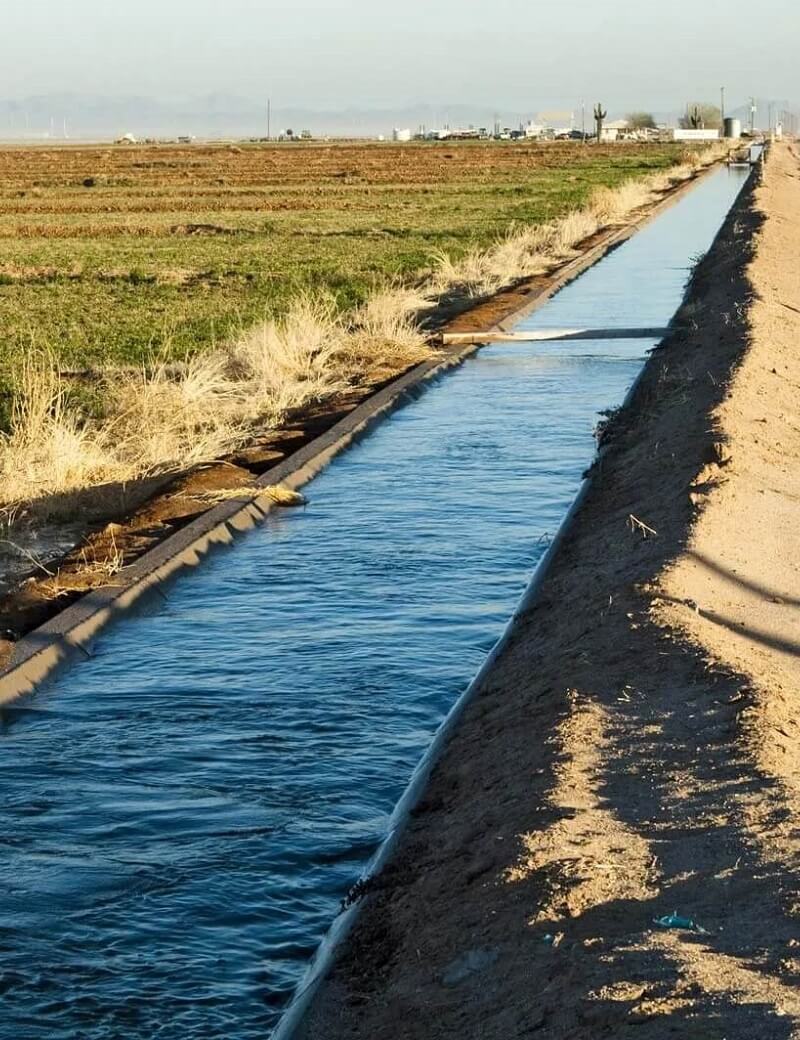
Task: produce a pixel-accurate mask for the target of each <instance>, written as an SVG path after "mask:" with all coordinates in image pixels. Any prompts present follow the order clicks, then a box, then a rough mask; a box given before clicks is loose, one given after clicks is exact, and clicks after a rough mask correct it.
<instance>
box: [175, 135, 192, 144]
mask: <svg viewBox="0 0 800 1040" xmlns="http://www.w3.org/2000/svg"><path fill="white" fill-rule="evenodd" d="M194 140H195V138H194V137H191V136H190V135H189V134H184V135H183V137H179V138H178V144H191V143H192V141H194Z"/></svg>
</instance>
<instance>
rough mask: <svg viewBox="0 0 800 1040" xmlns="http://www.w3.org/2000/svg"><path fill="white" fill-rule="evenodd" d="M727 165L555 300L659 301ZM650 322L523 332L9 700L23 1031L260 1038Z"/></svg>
mask: <svg viewBox="0 0 800 1040" xmlns="http://www.w3.org/2000/svg"><path fill="white" fill-rule="evenodd" d="M741 183H742V174H741V173H740V172H738V171H737V172H728V171H721V172H720V173H717V174H716V175H714V176H712V177H711V178H710V179H708V180H706V181H704V182H703V183H702V184H701V185H700V186H699V187H698V188H697V189H695V190H694V191H693V192H692V193H691V194H689V195H688V196H687V197H685V198H684V199H683V201H681V202H680V203H679V204H677V205H676V206H675V207H673V208H672V209H670V210H669V211H667V212H666V213H665V214H664V215H663V216H662V217H660V218H659V219H658V221H657V222H655V223H653V224H651V225H650V226H649V227H647V228H646V229H645V230H644V231H642V232H641V233H640V234H639V235H637V236H636V237H635V238H634V239H632V240H631V241H630V242H628V243H627V244H626V245H624V246H622V247H621V248H620V249H618V250H617V251H616V252H614V253H613V254H612V255H611V256H609V257H608V258H607V259H606V260H605V261H604V262H603V263H602V264H601V265H600V266H598V267H596V268H594V269H593V270H592V271H590V272H588V273H587V274H586V275H584V276H583V277H582V278H581V279H580V280H578V281H577V282H575V283H573V285H572V286H570V287H569V288H568V289H566V290H564V291H563V292H562V293H561V294H559V295H558V296H557V297H556V298H554V299H553V300H552V301H551V302H550V303H549V304H548V305H547V306H546V307H545V308H544V309H542V310H541V311H539V312H538V313H536V314H535V315H533V316H532V317H531V318H530V319H528V320H527V321H526V323H525V325H524V327H526V328H540V327H546V326H548V325H553V326H572V325H576V324H577V325H581V324H591V325H615V324H616V325H623V326H624V325H631V324H633V325H637V326H641V325H650V324H652V325H661V324H665V323H666V322H667V321H668V319H669V318H670V316H671V314H672V313H673V311H674V310H675V308H676V307H677V305H678V304H679V302H680V298H681V293H682V289H683V286H684V284H685V280H686V275H687V269H688V265H689V263H690V258H691V257H692V256H693V255H695V254H697V253H699V252H701V251H703V250H704V249H706V248H707V247H708V245H709V244H710V241H711V239H712V238H713V235H714V233H715V232H716V230H717V228H718V226H719V224H720V223H721V221H722V219H723V217H724V215H725V213H726V211H727V210H728V208H729V206H730V204H731V201H732V199H733V198H734V196H735V194H736V192H737V191H738V190H739V188H740V186H741ZM652 345H653V344H652V343H650V342H641V341H637V342H633V343H631V342H625V341H607V342H604V343H587V342H574V343H560V344H559V343H550V344H547V343H539V344H518V343H515V344H511V345H496V346H493V347H491V348H487V349H484V350H482V351H481V352H480V353H479V354H478V355H477V356H476V357H474V358H473V359H471V360H470V361H468V362H467V363H465V364H464V365H463V367H461V368H460V369H458V370H457V371H455V372H454V373H452V374H450V375H448V376H446V377H445V378H443V379H442V380H440V381H439V383H438V384H437V385H435V386H434V387H432V388H431V389H429V390H428V391H427V392H426V393H424V394H423V395H422V396H420V397H419V398H418V399H416V400H414V401H413V402H411V403H409V404H407V405H406V406H405V407H404V408H402V409H400V410H399V411H397V412H396V413H395V414H394V415H392V416H391V418H389V419H388V420H387V421H386V422H384V423H383V424H382V425H380V426H379V427H378V428H377V429H375V431H374V432H373V433H372V434H371V435H370V436H369V437H368V438H367V439H365V440H363V441H362V442H361V443H360V444H359V445H357V446H356V447H355V448H353V449H352V450H350V451H349V452H347V453H346V454H344V455H342V456H340V457H339V458H338V459H337V460H336V461H335V462H334V463H333V464H332V465H331V467H330V468H329V469H328V470H327V471H325V472H324V473H323V474H322V475H321V476H319V477H318V478H317V479H316V480H314V481H313V483H312V484H311V485H309V487H308V489H307V492H308V496H309V499H310V504H309V506H308V507H307V508H306V509H304V510H301V511H297V510H295V511H283V512H281V513H279V514H276V515H275V516H274V517H273V518H271V519H270V520H269V521H268V523H267V524H266V525H265V526H264V527H263V528H261V529H259V530H257V531H255V532H253V533H252V534H250V535H249V536H247V537H245V538H243V539H242V540H241V541H239V542H238V543H237V545H236V546H235V547H234V548H232V549H228V550H223V551H220V552H219V553H217V554H216V555H215V556H214V557H213V558H212V559H211V560H210V562H208V563H207V564H206V565H205V566H203V567H202V568H201V569H199V570H198V571H197V572H196V573H193V574H191V575H188V576H186V577H185V578H183V579H181V580H179V581H178V582H177V583H176V584H174V585H173V586H172V587H171V588H170V590H169V593H168V597H169V598H168V602H167V603H163V602H161V601H156V602H155V603H153V604H150V606H149V607H148V609H146V610H142V611H140V612H139V613H138V614H137V615H136V616H134V617H132V618H129V619H127V620H126V621H125V622H124V623H122V624H119V625H118V626H117V627H115V628H113V629H111V630H109V631H108V632H107V633H105V634H104V635H103V636H102V638H101V639H99V640H98V642H97V644H96V645H95V647H94V655H93V657H92V658H91V659H90V660H88V661H85V662H82V663H79V664H76V666H75V667H73V668H71V669H70V670H68V671H67V672H65V673H63V674H61V675H60V676H59V677H58V679H57V680H56V681H55V682H53V683H52V684H51V685H50V686H49V687H48V688H47V689H46V690H44V691H42V692H40V693H39V694H37V695H36V696H35V697H31V698H29V699H27V700H25V701H22V702H19V703H18V704H17V705H16V706H12V707H7V708H5V709H2V712H0V780H1V781H2V785H3V791H4V798H3V804H2V807H1V808H0V846H2V867H1V868H0V993H2V1001H3V1003H2V1017H1V1018H0V1037H2V1038H11V1037H24V1038H26V1040H36V1038H47V1040H58V1038H70V1040H75V1038H80V1040H94V1038H104V1040H107V1038H120V1037H125V1038H147V1040H152V1038H161V1040H192V1038H197V1040H200V1038H202V1040H210V1038H223V1037H224V1038H226V1040H250V1038H253V1040H255V1038H256V1037H257V1038H259V1040H263V1038H264V1037H265V1036H267V1035H268V1034H269V1031H270V1029H271V1028H272V1027H273V1026H274V1025H275V1023H276V1021H277V1019H278V1017H279V1014H280V1009H281V1008H282V1007H283V1006H284V1005H285V1003H286V1002H287V1000H288V999H289V997H290V995H291V992H292V989H293V987H294V986H295V985H296V983H297V981H298V979H299V977H300V976H301V974H302V973H303V971H304V969H305V967H306V965H307V963H308V960H309V958H310V956H311V954H312V953H313V951H314V949H315V947H316V946H317V944H318V942H319V940H320V938H321V937H322V935H323V934H324V932H325V930H326V928H327V927H328V925H329V924H330V922H331V920H332V918H333V917H334V916H335V914H336V912H337V908H338V906H339V902H340V900H341V899H342V897H343V896H344V895H345V893H346V892H347V890H348V888H349V887H350V886H351V884H352V883H353V882H354V881H355V880H356V879H357V877H358V876H359V873H360V871H361V870H362V869H363V867H364V864H365V862H366V860H367V859H368V858H369V856H370V855H371V853H372V852H373V851H374V849H375V848H376V846H377V844H378V843H379V842H380V840H381V838H382V836H383V834H384V832H385V827H386V823H387V820H388V818H389V814H390V813H391V811H392V808H393V806H394V804H395V803H396V801H397V800H398V798H399V796H400V794H401V792H402V790H403V788H404V786H405V784H406V782H407V781H408V778H409V776H410V774H411V772H412V770H413V768H414V766H415V764H416V763H417V761H418V760H419V758H420V756H421V754H422V753H423V751H424V749H425V747H426V745H427V744H428V742H429V741H430V738H431V735H432V734H433V732H434V731H435V729H436V727H437V726H438V725H439V723H440V722H441V721H442V719H443V718H444V716H445V714H446V713H447V711H448V710H449V708H450V706H451V705H452V704H453V702H454V700H455V699H456V697H457V696H458V694H459V693H460V692H461V691H462V690H463V689H464V687H465V685H466V684H467V683H468V681H469V679H470V678H471V676H472V675H473V674H474V673H475V671H476V670H477V669H478V667H479V666H480V664H481V661H482V660H483V658H484V656H485V655H486V653H487V652H488V651H489V649H490V648H491V646H492V644H493V642H494V641H495V640H496V639H497V637H498V636H499V635H500V633H501V631H502V629H503V626H504V624H505V622H506V620H507V618H508V617H509V615H510V614H511V612H512V610H513V607H514V605H515V602H516V601H517V599H518V597H519V596H520V594H521V593H522V591H523V589H524V587H525V584H526V582H527V581H528V579H529V577H530V575H531V572H532V570H533V568H534V566H535V564H536V562H537V560H538V559H539V558H540V557H541V555H542V553H543V551H544V549H545V547H546V544H547V540H548V538H549V537H550V536H551V535H552V534H553V532H554V531H555V529H556V527H557V526H558V523H559V521H560V519H561V518H562V516H563V515H564V513H565V512H566V510H567V508H568V506H569V503H570V501H571V500H572V498H573V496H574V495H575V492H576V490H577V488H578V486H579V483H580V479H581V473H582V471H583V470H584V468H585V467H586V465H587V463H588V462H589V461H590V460H591V457H592V454H593V451H594V440H593V427H594V425H595V423H596V421H597V418H598V412H599V411H600V410H601V409H604V408H607V407H609V406H613V405H616V404H618V403H619V402H620V401H621V400H622V398H623V396H624V393H625V391H626V389H627V388H628V386H629V385H630V383H631V382H632V380H633V379H634V377H635V375H636V374H637V372H638V371H639V369H640V367H641V364H642V360H643V357H644V353H645V351H646V350H647V349H648V348H649V347H651V346H652Z"/></svg>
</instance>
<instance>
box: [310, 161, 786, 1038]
mask: <svg viewBox="0 0 800 1040" xmlns="http://www.w3.org/2000/svg"><path fill="white" fill-rule="evenodd" d="M799 213H800V161H798V157H797V156H796V155H795V154H794V153H792V152H791V151H790V149H789V147H788V146H786V145H781V146H776V148H775V149H774V150H773V153H772V156H771V158H770V161H769V163H768V168H767V176H766V183H765V184H764V185H762V186H761V187H759V188H757V189H756V190H755V191H754V193H753V194H752V195H750V194H749V193H746V196H745V197H744V198H743V199H742V200H741V202H740V204H739V206H738V207H737V210H736V212H735V213H734V214H733V215H732V217H731V219H730V220H729V221H728V223H727V225H726V227H725V229H724V230H723V232H722V235H721V238H720V239H719V240H718V242H717V245H716V247H715V249H714V250H713V251H712V254H710V255H709V257H708V258H706V260H705V261H704V262H703V263H702V264H701V265H700V268H699V269H698V272H697V275H696V278H695V282H694V287H693V293H692V297H691V298H690V300H689V302H688V305H687V310H686V316H687V318H688V319H690V321H691V328H692V331H691V332H689V333H686V334H682V335H680V336H676V337H674V338H673V339H671V340H670V341H669V342H667V343H665V344H664V345H663V346H662V347H661V348H660V349H659V350H658V351H657V352H656V353H655V355H654V357H653V359H652V361H651V363H650V364H649V366H648V369H647V371H646V373H645V376H644V379H643V381H642V383H641V384H640V388H639V392H638V394H637V396H636V398H635V400H634V401H633V402H632V404H631V406H630V407H629V408H628V409H627V410H626V411H625V412H624V413H622V414H620V415H618V416H617V418H616V419H615V420H614V421H613V422H612V424H611V426H610V428H609V431H608V435H607V438H606V449H605V454H604V456H603V459H602V461H601V462H600V463H598V467H599V469H598V472H597V480H596V481H595V483H594V486H593V489H592V491H591V492H590V495H589V497H588V499H587V500H586V502H585V505H584V507H583V508H582V510H581V511H580V513H579V515H578V517H577V519H576V522H575V524H574V526H573V528H572V530H571V533H570V535H569V537H568V538H567V540H566V542H565V544H564V545H563V548H562V551H561V553H560V554H559V556H558V559H557V561H556V562H555V565H554V567H553V569H552V571H551V572H550V576H549V578H548V580H547V582H546V585H545V588H544V590H543V595H542V596H541V598H540V600H539V601H538V603H537V605H536V606H535V607H534V608H533V609H532V610H530V612H529V613H528V614H527V615H526V616H524V617H523V618H522V620H521V622H520V624H519V626H518V628H517V630H516V633H515V635H514V637H513V639H512V641H511V643H510V645H509V647H508V648H507V650H506V652H505V653H504V654H503V655H502V656H501V658H500V659H499V661H498V663H497V665H496V667H495V668H494V670H493V672H492V673H491V674H490V675H489V677H488V678H487V680H486V682H485V684H484V685H483V687H482V689H481V691H480V692H479V694H478V696H477V697H476V698H475V700H474V701H473V702H472V704H471V707H470V708H469V709H468V711H467V713H466V716H465V717H464V719H463V720H462V723H461V724H460V726H459V728H458V731H457V733H456V735H455V736H454V738H453V739H452V741H451V743H450V745H449V746H448V749H447V751H446V754H445V755H444V757H443V759H442V761H441V762H440V764H439V766H438V768H437V770H436V772H435V774H434V776H433V779H432V782H431V784H430V787H429V790H428V795H427V798H426V801H425V802H424V804H423V805H422V806H421V808H420V811H419V812H418V813H417V814H416V816H415V819H414V821H413V823H412V825H411V827H410V828H409V830H408V832H407V834H406V837H405V840H404V842H403V844H402V847H401V849H400V852H399V854H398V856H397V857H396V859H395V861H394V863H393V865H392V867H391V868H390V869H389V870H387V871H386V872H385V873H384V874H383V875H382V877H381V878H379V879H378V883H377V884H376V886H375V888H374V891H373V893H372V895H370V896H369V897H368V898H367V900H366V903H365V906H364V910H363V913H362V915H361V917H360V919H359V921H358V924H357V926H356V929H355V932H354V934H353V935H352V936H351V941H350V942H349V944H348V946H347V947H346V950H345V952H344V955H343V956H342V958H341V959H340V961H339V963H338V965H337V966H336V968H335V970H334V972H333V974H332V976H331V978H330V979H329V981H328V982H327V983H326V984H325V985H324V987H323V989H322V991H321V993H320V995H319V996H318V999H317V1001H316V1004H315V1005H314V1008H313V1010H312V1014H311V1016H310V1019H309V1021H308V1024H307V1028H306V1036H307V1037H308V1038H313V1040H323V1038H324V1040H344V1038H353V1037H359V1038H363V1040H367V1038H369V1040H389V1038H392V1040H395V1038H400V1037H402V1038H404V1040H416V1038H419V1040H423V1038H424V1040H432V1038H439V1037H442V1038H459V1040H463V1038H479V1037H480V1038H481V1040H500V1038H503V1040H509V1038H514V1037H542V1038H558V1040H562V1038H567V1037H570V1038H572V1037H587V1038H588V1037H591V1038H595V1037H605V1036H607V1037H615V1038H616V1037H620V1036H628V1035H631V1036H636V1037H645V1038H647V1040H660V1038H662V1037H668V1036H669V1037H681V1038H698V1040H700V1038H702V1040H722V1038H727V1040H734V1038H736V1040H739V1038H741V1040H745V1038H746V1040H753V1038H759V1040H773V1038H774V1040H778V1038H781V1040H783V1038H788V1037H800V986H798V983H799V982H800V917H799V916H798V915H799V914H800V892H799V891H798V876H799V875H798V867H800V857H799V855H798V854H799V853H800V832H799V831H798V829H797V819H798V810H799V809H800V750H799V747H800V745H798V735H800V727H798V725H797V722H796V716H797V704H796V702H797V698H798V693H797V690H798V678H799V677H800V615H798V606H800V419H799V418H798V414H797V412H798V410H797V401H798V393H799V392H800V350H798V344H800V273H798V266H797V262H796V258H797V256H798V253H800V219H798V214H799ZM632 518H635V519H632ZM636 521H640V522H641V523H637V522H636ZM642 525H645V526H642ZM647 528H649V529H651V530H652V531H653V532H656V533H655V534H654V533H650V532H648V530H647ZM673 911H677V913H678V914H679V915H681V916H683V917H685V918H688V919H691V920H692V921H694V922H696V924H698V925H699V926H701V928H702V929H703V930H702V931H701V930H699V929H698V928H695V929H670V928H662V927H659V926H658V925H657V924H655V923H654V919H656V918H661V917H662V916H664V915H668V914H671V913H672V912H673Z"/></svg>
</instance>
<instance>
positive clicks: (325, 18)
mask: <svg viewBox="0 0 800 1040" xmlns="http://www.w3.org/2000/svg"><path fill="white" fill-rule="evenodd" d="M0 2H1V3H2V18H3V26H2V38H1V41H0V57H2V61H0V97H4V98H16V97H22V96H24V95H30V94H39V93H50V92H53V91H77V92H81V93H83V92H90V93H93V94H101V95H106V96H108V95H117V94H130V93H135V94H146V95H156V96H166V97H170V98H172V97H181V96H189V95H197V94H207V93H214V92H218V91H221V92H224V93H231V94H239V95H245V96H247V97H251V98H261V97H265V96H266V95H267V94H271V95H272V97H273V98H274V99H275V101H276V103H277V104H278V105H280V104H283V105H286V106H288V105H304V106H310V107H326V108H333V107H342V106H346V105H358V106H364V107H372V106H384V105H385V106H389V105H396V104H406V103H409V102H420V101H431V102H434V103H438V102H446V103H455V102H462V101H463V102H465V103H476V102H481V103H484V104H491V105H505V106H509V107H513V108H528V107H530V108H532V109H537V108H542V107H556V106H564V107H568V108H571V107H573V106H574V105H575V104H576V103H577V102H578V101H579V100H580V99H581V98H583V97H585V98H586V100H587V102H588V101H594V100H597V99H602V100H603V102H604V103H605V104H607V105H609V106H611V107H612V108H615V107H619V106H623V107H639V106H641V107H645V108H652V109H656V110H659V109H671V108H675V107H680V106H681V105H682V103H683V102H684V100H686V99H688V98H708V99H709V100H714V99H716V98H717V97H718V96H719V87H720V85H721V84H723V83H724V84H725V85H726V87H727V89H728V94H729V97H730V99H731V103H732V104H734V103H738V102H740V101H741V100H742V99H743V98H744V96H745V95H747V94H750V93H753V94H756V95H760V96H761V97H769V96H771V97H776V98H787V97H788V98H798V97H800V90H798V83H797V79H798V76H797V74H796V72H795V70H796V68H797V57H796V55H797V51H798V47H800V13H798V12H800V4H798V0H760V2H759V3H757V4H756V5H755V6H754V5H753V4H751V3H744V2H743V0H726V2H717V0H664V2H660V3H658V4H655V3H653V0H555V2H549V3H542V2H539V0H484V2H479V0H397V2H387V0H329V2H324V0H284V2H281V3H277V2H274V0H131V2H126V0H0Z"/></svg>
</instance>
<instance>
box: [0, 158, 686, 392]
mask: <svg viewBox="0 0 800 1040" xmlns="http://www.w3.org/2000/svg"><path fill="white" fill-rule="evenodd" d="M683 154H684V153H683V149H682V148H681V147H680V146H673V145H663V146H662V145H646V146H644V145H614V146H607V147H591V146H582V145H575V144H564V145H561V144H548V145H544V146H543V145H539V146H537V145H528V144H508V143H453V144H448V143H441V144H433V145H410V146H409V145H403V146H395V145H378V144H364V145H359V144H316V143H315V144H311V145H302V146H300V145H284V146H264V147H258V146H242V147H230V146H224V145H217V146H206V145H193V146H184V147H171V146H153V147H138V146H135V147H124V146H115V147H91V148H88V147H87V148H67V147H64V148H26V149H21V148H6V149H0V238H1V239H2V259H1V260H0V323H1V324H2V330H3V336H2V340H0V349H2V352H3V362H4V368H5V378H6V380H7V379H8V374H9V372H10V370H11V369H13V367H14V365H15V363H16V361H17V360H18V359H19V357H20V356H21V354H22V353H23V352H25V351H28V350H30V349H31V348H40V349H48V350H51V351H53V352H54V353H55V355H56V356H57V357H58V359H59V360H60V362H61V363H62V364H63V365H64V366H66V367H71V368H84V367H89V366H97V365H108V364H131V363H139V362H142V361H143V360H147V359H148V358H149V357H151V356H152V355H153V353H154V352H160V353H164V354H167V355H168V356H170V357H174V358H182V357H185V356H187V355H188V354H189V353H191V352H193V351H197V350H202V349H203V348H205V347H207V346H209V345H210V344H214V343H219V342H221V341H224V340H226V339H227V338H229V337H230V336H231V335H232V334H234V333H235V332H236V331H237V330H238V329H240V328H241V327H245V326H248V325H250V324H252V323H253V322H255V321H257V320H259V319H261V318H263V317H265V316H267V315H273V314H279V313H281V312H282V311H283V310H284V308H285V307H286V304H287V301H288V300H289V299H290V298H291V297H292V296H293V295H295V294H296V293H297V292H298V290H300V289H304V288H310V289H319V290H330V291H331V292H333V293H334V294H335V296H336V298H337V300H338V301H339V303H340V305H341V306H342V307H343V308H346V307H349V306H352V305H353V304H355V303H358V302H360V301H361V300H363V298H364V297H365V296H366V295H367V294H368V293H369V291H370V290H371V288H372V287H374V286H375V285H376V284H379V283H380V282H382V281H385V280H386V279H389V278H395V277H401V278H411V277H414V276H415V275H416V274H417V273H419V272H421V271H424V270H425V269H426V268H427V267H429V265H430V263H431V254H432V253H433V251H434V250H445V251H447V252H449V253H451V254H453V255H455V256H458V255H460V254H462V253H463V252H465V251H466V250H467V249H468V248H470V247H471V246H474V245H488V244H489V243H490V242H491V241H492V240H494V239H496V238H497V237H498V236H500V235H502V234H503V233H504V232H505V231H507V230H508V229H509V227H510V226H512V225H514V224H522V223H537V222H541V221H546V220H548V219H550V218H553V217H557V216H560V215H562V214H563V213H565V212H566V211H568V210H570V209H572V208H575V207H578V206H580V205H581V204H582V203H584V202H585V201H586V200H587V198H588V197H589V195H590V194H591V192H592V191H593V189H594V188H596V187H597V186H599V185H606V186H614V185H617V184H619V183H620V182H622V181H624V180H628V179H630V178H636V177H639V176H642V175H645V174H647V173H650V172H652V171H654V170H659V169H664V168H667V167H669V166H670V165H672V164H673V163H675V162H677V161H679V160H680V159H681V157H682V155H683Z"/></svg>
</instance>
